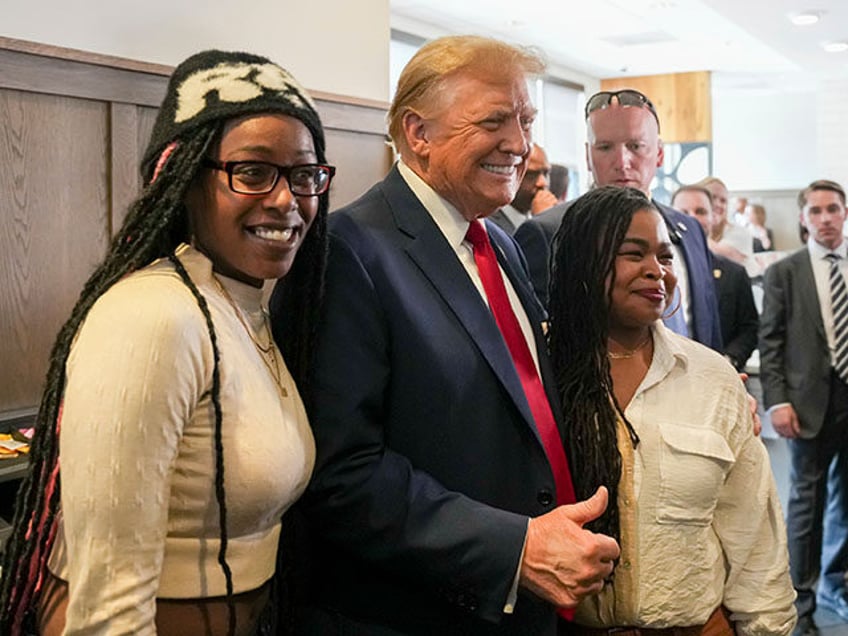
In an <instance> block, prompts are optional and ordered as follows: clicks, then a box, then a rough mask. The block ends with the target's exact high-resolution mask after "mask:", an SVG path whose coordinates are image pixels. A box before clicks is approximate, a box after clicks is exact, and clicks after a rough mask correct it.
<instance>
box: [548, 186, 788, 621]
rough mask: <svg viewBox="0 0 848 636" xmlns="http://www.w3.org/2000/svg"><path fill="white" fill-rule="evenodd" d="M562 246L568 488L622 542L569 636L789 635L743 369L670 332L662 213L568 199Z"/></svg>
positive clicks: (779, 549)
mask: <svg viewBox="0 0 848 636" xmlns="http://www.w3.org/2000/svg"><path fill="white" fill-rule="evenodd" d="M554 245H555V246H556V247H555V253H554V260H553V264H552V271H551V277H552V279H551V299H550V318H551V323H550V324H551V326H550V330H549V334H548V336H549V342H550V351H551V360H552V362H553V364H554V367H555V371H556V377H557V384H558V388H559V391H560V396H561V399H562V401H563V404H566V405H568V408H567V409H566V412H565V417H566V435H565V439H566V440H567V441H566V448H567V449H568V457H569V461H570V465H571V466H572V471H573V472H572V474H573V475H574V484H575V488H576V492H577V493H578V494H577V496H578V498H580V497H582V496H585V493H587V492H593V491H594V489H596V488H597V487H598V486H599V485H601V484H603V485H605V486H606V487H607V488H608V489H609V491H610V503H609V507H608V509H607V511H606V512H605V513H604V515H602V516H601V517H600V519H598V520H597V521H594V522H592V523H591V524H589V525H588V527H589V528H590V529H593V530H596V531H599V532H603V533H605V534H608V535H610V536H613V537H617V538H619V540H620V544H621V557H620V560H619V561H618V563H617V566H616V569H615V572H614V574H613V577H612V578H611V580H610V582H609V583H608V584H607V585H606V586H604V589H603V590H602V591H601V593H600V594H599V595H597V596H593V597H589V598H586V599H584V600H583V601H582V602H581V603H580V605H579V606H578V608H577V613H576V616H575V622H576V625H572V626H570V627H571V629H570V630H566V633H573V634H579V635H581V636H602V635H606V634H611V633H613V631H615V632H619V631H621V632H624V633H636V634H638V633H653V632H652V631H651V630H654V629H656V630H659V632H658V633H669V634H671V633H672V632H673V633H675V634H677V633H681V634H693V635H694V634H709V635H711V636H733V635H735V634H744V635H754V634H770V635H772V636H779V635H784V636H785V635H787V634H789V633H790V632H791V631H792V628H793V626H794V624H795V610H794V608H793V605H792V601H793V599H794V593H793V590H792V584H791V581H790V579H789V566H788V559H787V552H786V534H785V530H784V527H783V520H782V518H781V517H782V515H781V510H780V504H779V501H778V497H777V491H776V488H775V485H774V480H773V478H772V474H771V467H770V464H769V459H768V455H767V454H766V450H765V447H764V446H763V444H762V442H761V440H760V439H759V438H757V437H755V436H754V434H753V430H752V427H751V418H750V412H749V407H748V400H747V395H746V392H745V389H744V387H743V385H742V382H741V380H740V378H739V376H738V375H737V374H736V372H735V371H734V370H733V368H732V367H731V366H730V365H729V364H727V361H725V360H724V359H723V358H722V357H721V356H720V355H719V354H718V353H716V352H714V351H712V350H710V349H708V348H707V347H705V346H703V345H701V344H700V343H697V342H695V341H693V340H691V339H689V338H684V337H682V336H680V335H678V334H675V333H673V332H672V331H670V330H669V329H668V328H667V327H666V326H665V325H664V324H663V321H662V318H663V316H664V314H665V313H666V312H669V311H675V310H677V309H678V308H677V307H675V306H674V304H673V303H675V301H674V298H675V296H674V286H675V284H676V278H675V275H674V269H673V260H674V252H673V250H672V243H671V239H670V237H669V234H668V229H667V226H666V223H665V221H664V220H663V218H662V216H661V215H660V214H659V212H658V211H657V209H656V208H655V207H654V205H653V204H652V203H651V201H650V199H648V198H647V197H646V196H645V195H644V194H643V193H642V192H640V191H638V190H636V189H633V188H620V187H609V186H608V187H599V188H596V189H595V190H592V191H590V192H589V193H587V194H585V195H583V196H582V197H580V198H578V199H576V200H575V201H574V202H573V203H572V206H571V207H570V208H569V210H568V212H567V213H566V214H565V216H564V217H563V221H562V226H561V227H560V229H559V231H558V232H557V235H556V237H555V239H554ZM682 628H685V629H682ZM678 629H680V631H677V630H678ZM630 630H633V631H630ZM640 630H647V631H644V632H643V631H640Z"/></svg>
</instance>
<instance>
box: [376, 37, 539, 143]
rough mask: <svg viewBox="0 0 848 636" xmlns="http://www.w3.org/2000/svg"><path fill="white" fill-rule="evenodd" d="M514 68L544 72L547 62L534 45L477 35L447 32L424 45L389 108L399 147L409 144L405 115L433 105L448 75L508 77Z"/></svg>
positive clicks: (405, 71) (403, 75)
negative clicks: (405, 137)
mask: <svg viewBox="0 0 848 636" xmlns="http://www.w3.org/2000/svg"><path fill="white" fill-rule="evenodd" d="M513 69H514V70H518V71H522V72H523V73H524V74H526V75H531V76H532V75H541V74H542V73H543V72H544V70H545V62H544V60H543V59H542V57H541V56H540V55H539V54H538V53H536V52H535V51H534V50H533V49H530V48H524V47H517V46H513V45H511V44H507V43H506V42H501V41H500V40H495V39H492V38H486V37H480V36H476V35H453V36H447V37H443V38H438V39H436V40H433V41H432V42H428V43H427V44H425V45H424V46H422V47H421V48H420V49H419V50H418V52H417V53H416V54H415V55H414V56H413V57H412V59H411V60H410V61H409V63H408V64H407V65H406V67H404V69H403V71H402V72H401V74H400V78H399V79H398V85H397V91H395V98H394V100H392V105H391V107H390V108H389V114H388V120H389V136H390V137H391V139H392V142H393V143H394V145H395V148H396V149H398V150H402V149H404V148H406V140H405V139H404V135H403V117H404V115H405V114H406V113H407V112H408V111H409V110H429V109H432V108H433V107H434V105H435V104H437V103H438V100H439V98H440V97H441V95H442V88H443V87H444V84H445V80H446V79H448V78H449V77H451V76H452V75H454V74H456V73H458V72H460V71H467V70H473V71H474V72H475V74H479V75H483V76H486V75H494V76H496V77H504V76H506V74H507V73H508V72H509V71H510V70H513Z"/></svg>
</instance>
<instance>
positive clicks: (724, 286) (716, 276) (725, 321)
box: [671, 185, 759, 371]
mask: <svg viewBox="0 0 848 636" xmlns="http://www.w3.org/2000/svg"><path fill="white" fill-rule="evenodd" d="M712 202H713V198H712V194H711V193H710V191H709V190H707V189H706V188H705V187H703V186H699V185H684V186H681V187H680V189H678V190H677V192H675V193H674V194H673V195H672V197H671V204H672V205H673V206H674V208H675V209H676V210H680V211H681V212H683V213H685V214H688V215H689V216H691V217H692V218H694V219H695V220H696V221H698V223H700V224H701V229H703V230H704V235H705V236H709V235H710V230H711V228H712V224H713V203H712ZM710 246H712V244H711V243H710ZM712 260H713V281H714V283H715V291H716V297H717V298H718V312H719V320H720V322H721V339H722V342H723V349H722V350H721V353H723V354H724V357H725V358H727V360H728V361H729V362H730V363H731V364H732V365H733V366H734V368H735V369H736V370H737V371H744V370H745V363H746V362H747V361H748V358H750V357H751V354H752V353H753V352H754V349H756V348H757V327H758V326H759V315H758V314H757V306H756V304H755V303H754V293H753V291H752V289H751V279H750V278H749V277H748V272H747V271H745V268H744V267H742V265H740V264H739V263H736V262H735V261H732V260H730V259H729V258H727V257H726V256H722V255H720V254H715V253H713V254H712Z"/></svg>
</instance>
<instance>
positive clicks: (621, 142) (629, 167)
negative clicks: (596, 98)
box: [586, 103, 663, 197]
mask: <svg viewBox="0 0 848 636" xmlns="http://www.w3.org/2000/svg"><path fill="white" fill-rule="evenodd" d="M587 125H588V129H587V136H588V138H587V142H586V161H587V163H588V165H589V170H590V171H591V172H592V176H593V177H594V179H595V184H596V185H599V186H605V185H616V186H628V187H631V188H636V189H637V190H641V191H642V192H644V193H645V194H647V195H648V196H649V197H650V195H651V192H650V189H651V181H652V180H653V178H654V175H655V174H656V173H657V167H659V166H661V165H662V162H663V146H662V141H660V138H659V130H658V126H657V121H656V119H654V116H653V115H652V114H651V111H650V110H648V109H647V108H639V107H636V106H621V105H619V104H617V103H612V104H610V105H609V106H608V107H607V108H603V109H598V110H595V111H592V112H591V113H590V114H589V119H588V120H587Z"/></svg>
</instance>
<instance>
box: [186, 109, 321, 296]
mask: <svg viewBox="0 0 848 636" xmlns="http://www.w3.org/2000/svg"><path fill="white" fill-rule="evenodd" d="M210 156H211V158H212V159H215V160H217V161H220V162H227V161H265V162H269V163H275V164H278V165H281V166H292V165H296V164H303V163H314V162H315V161H316V160H317V159H316V155H315V148H314V146H313V143H312V136H311V135H310V133H309V130H308V129H307V128H306V126H305V125H304V124H303V123H302V122H301V121H300V120H298V119H295V118H293V117H288V116H286V115H276V114H275V115H271V114H269V115H252V116H248V117H242V118H239V119H235V120H232V121H230V122H228V123H227V124H226V126H225V127H224V130H223V132H222V135H221V141H220V143H219V144H218V150H217V153H211V154H210ZM185 204H186V208H187V209H188V214H189V224H190V228H191V232H192V235H193V237H194V244H195V246H196V247H197V248H198V249H199V250H200V251H201V252H203V253H204V254H206V255H207V256H208V257H209V258H210V260H211V261H212V264H213V267H214V269H215V271H217V272H220V273H221V274H223V275H224V276H228V277H230V278H235V279H237V280H240V281H243V282H245V283H248V284H251V285H254V286H257V287H259V286H261V285H262V283H263V281H265V280H267V279H276V278H282V277H283V276H285V275H286V274H287V273H288V271H289V269H291V266H292V263H293V262H294V257H295V255H296V254H297V250H298V248H299V247H300V245H301V243H302V242H303V238H304V236H306V232H307V231H308V230H309V227H310V226H311V224H312V221H313V220H314V219H315V215H316V214H317V213H318V197H295V196H293V195H292V193H291V192H290V191H289V188H288V183H287V181H286V179H285V177H280V180H279V182H278V183H277V185H276V186H275V187H274V189H273V190H272V191H271V192H269V193H268V194H263V195H246V194H237V193H235V192H233V191H232V190H230V187H229V185H228V176H227V173H226V172H222V171H219V170H210V169H202V170H201V171H200V172H199V173H198V175H197V177H196V178H195V180H194V183H192V185H191V187H190V188H189V191H188V193H187V195H186V200H185Z"/></svg>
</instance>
